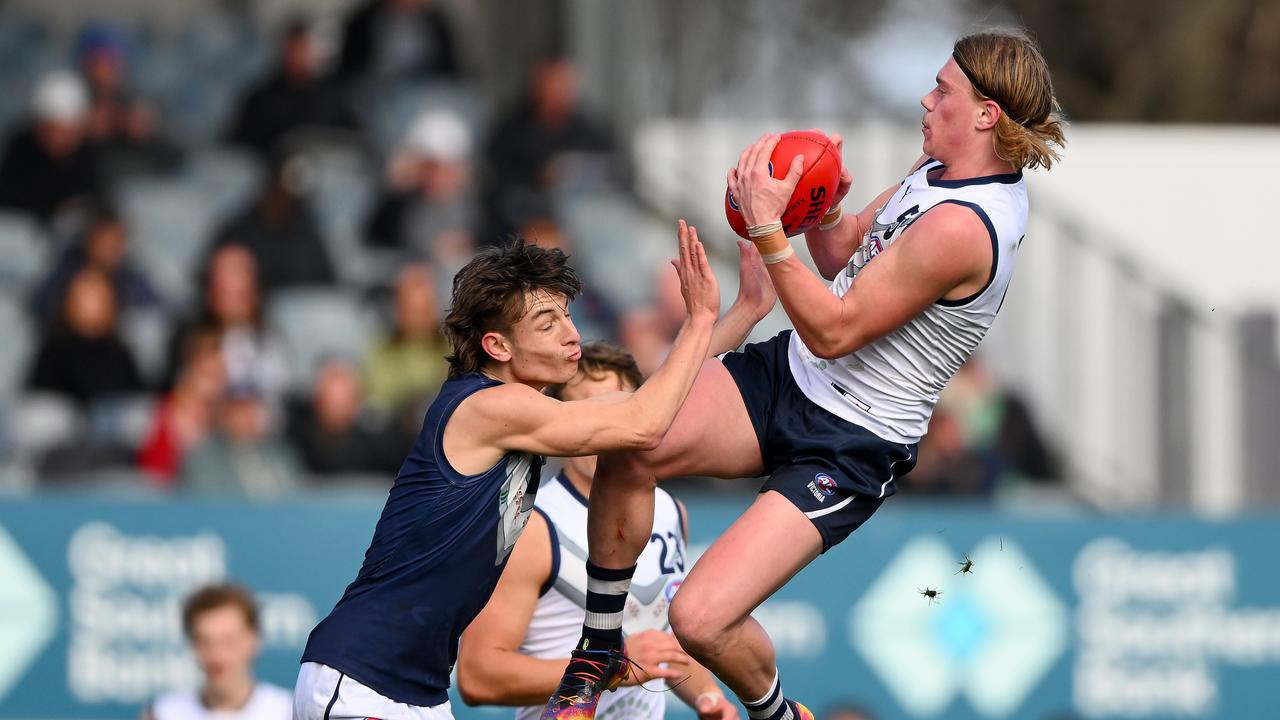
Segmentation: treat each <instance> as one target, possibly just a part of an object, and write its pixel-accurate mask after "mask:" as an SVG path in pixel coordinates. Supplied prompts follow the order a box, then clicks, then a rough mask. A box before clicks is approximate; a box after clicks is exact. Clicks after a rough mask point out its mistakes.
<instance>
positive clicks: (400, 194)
mask: <svg viewBox="0 0 1280 720" xmlns="http://www.w3.org/2000/svg"><path fill="white" fill-rule="evenodd" d="M471 175H472V164H471V131H470V130H469V129H468V128H467V126H466V124H465V123H464V122H463V121H462V119H461V118H459V117H458V116H457V115H454V114H453V113H449V112H443V111H435V110H432V111H427V112H425V113H423V114H422V115H420V116H419V117H418V118H417V119H416V120H415V121H414V123H413V125H412V126H411V127H410V128H409V131H408V132H407V133H406V134H405V137H404V140H403V141H402V142H401V145H400V148H399V149H398V150H397V151H396V152H395V153H394V154H393V155H392V157H391V159H390V161H389V162H388V163H387V178H386V184H387V185H386V189H385V190H384V191H383V196H382V198H381V199H380V200H379V201H378V204H377V206H376V207H375V208H374V211H373V213H372V214H371V215H370V217H369V220H368V222H367V224H366V228H365V235H366V237H367V238H368V239H369V241H370V243H371V244H372V245H374V246H377V247H385V248H394V249H399V250H404V251H406V252H408V253H410V254H412V255H415V256H418V257H425V258H430V259H431V260H433V261H435V262H436V263H438V264H441V265H443V266H445V267H454V266H457V267H461V266H462V265H463V264H465V263H466V261H467V260H469V259H470V257H471V254H472V251H473V247H474V240H473V238H472V236H471V232H472V228H473V227H474V225H475V199H474V197H473V196H472V194H471Z"/></svg>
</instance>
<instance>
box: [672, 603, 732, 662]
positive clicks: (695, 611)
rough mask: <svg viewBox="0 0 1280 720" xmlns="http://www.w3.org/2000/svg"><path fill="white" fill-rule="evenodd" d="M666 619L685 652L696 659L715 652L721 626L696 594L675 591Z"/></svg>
mask: <svg viewBox="0 0 1280 720" xmlns="http://www.w3.org/2000/svg"><path fill="white" fill-rule="evenodd" d="M667 619H668V621H669V622H670V623H671V631H672V632H673V633H675V636H676V639H677V640H679V641H680V645H681V647H683V648H684V649H685V652H687V653H689V654H690V655H692V656H693V657H694V658H695V659H698V660H701V659H703V658H706V657H709V656H711V655H715V654H716V650H717V649H718V643H719V642H720V640H721V638H722V637H723V636H724V632H723V628H721V627H720V624H721V623H719V622H718V619H717V618H714V617H712V615H711V613H710V612H708V610H707V607H706V605H705V604H703V603H699V602H698V598H697V596H696V595H693V594H689V593H679V592H678V593H676V596H675V598H673V599H672V601H671V607H670V608H669V609H668V610H667Z"/></svg>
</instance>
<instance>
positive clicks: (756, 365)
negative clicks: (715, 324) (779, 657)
mask: <svg viewBox="0 0 1280 720" xmlns="http://www.w3.org/2000/svg"><path fill="white" fill-rule="evenodd" d="M790 341H791V331H790V330H787V331H784V332H782V333H780V334H778V335H777V336H776V337H774V338H772V339H770V340H766V341H764V342H760V343H753V344H751V345H747V346H746V347H745V348H743V349H742V351H740V352H731V353H726V354H725V355H724V356H723V358H722V362H723V363H724V366H725V369H727V370H728V371H729V374H730V375H732V376H733V380H734V382H735V383H737V385H738V392H740V393H742V400H743V402H745V403H746V406H747V413H748V414H749V415H750V416H751V424H752V425H753V426H754V427H755V431H756V438H757V439H758V440H759V441H760V454H761V456H762V457H763V459H764V468H765V473H766V474H767V475H768V476H769V479H768V480H766V481H765V483H764V485H763V486H762V487H761V488H760V492H765V491H768V490H775V491H777V492H779V493H781V494H782V495H783V496H784V497H786V498H787V499H788V500H790V501H791V502H792V503H794V504H795V506H796V507H798V508H800V511H801V512H803V513H804V514H805V516H806V517H808V518H809V520H810V521H812V522H813V524H814V526H815V527H817V528H818V532H819V533H821V534H822V551H823V552H826V551H827V550H830V549H831V548H832V547H834V546H835V545H837V544H839V543H840V541H841V540H844V539H845V538H846V537H848V536H849V533H851V532H853V531H854V530H857V529H858V527H859V526H860V525H862V523H864V522H866V521H867V518H870V517H871V515H872V514H873V513H874V512H875V511H876V510H877V509H878V508H879V507H880V504H881V503H883V502H884V499H885V498H886V497H888V496H889V495H892V494H893V493H894V491H895V489H896V487H895V485H896V483H895V482H894V480H895V479H896V478H900V477H902V476H903V475H906V474H907V473H908V472H911V469H912V468H914V467H915V465H916V458H917V457H918V455H917V445H915V444H912V445H903V444H901V443H894V442H889V441H888V440H885V439H883V438H881V437H879V436H877V435H875V434H874V433H872V432H871V431H870V430H867V429H866V428H864V427H861V426H859V425H855V424H853V423H851V422H849V421H847V420H844V419H843V418H840V417H838V416H837V415H835V414H833V413H831V412H829V411H828V410H826V409H824V408H822V407H820V406H818V405H817V404H815V403H813V402H812V401H811V400H809V398H807V397H805V395H804V392H803V391H801V390H800V386H799V385H796V381H795V378H793V377H792V376H791V368H790V365H789V364H788V361H787V346H788V344H789V343H790Z"/></svg>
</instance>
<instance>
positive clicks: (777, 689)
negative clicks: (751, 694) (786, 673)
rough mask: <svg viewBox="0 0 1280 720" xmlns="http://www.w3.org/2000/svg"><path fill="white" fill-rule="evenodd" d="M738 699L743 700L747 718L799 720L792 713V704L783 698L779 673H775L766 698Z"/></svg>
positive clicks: (758, 719)
mask: <svg viewBox="0 0 1280 720" xmlns="http://www.w3.org/2000/svg"><path fill="white" fill-rule="evenodd" d="M738 699H739V700H742V705H743V706H744V707H745V708H746V709H747V717H749V718H751V720H798V719H797V718H796V716H795V713H794V712H792V709H791V703H789V702H787V699H786V698H785V697H783V696H782V682H781V681H780V680H779V678H778V674H777V672H774V674H773V685H772V686H770V688H769V692H767V693H765V695H764V697H762V698H760V699H758V700H746V699H743V698H738Z"/></svg>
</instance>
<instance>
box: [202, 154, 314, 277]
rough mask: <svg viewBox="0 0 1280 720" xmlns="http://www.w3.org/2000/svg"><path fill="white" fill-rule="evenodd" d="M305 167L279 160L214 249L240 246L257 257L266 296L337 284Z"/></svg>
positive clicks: (219, 236)
mask: <svg viewBox="0 0 1280 720" xmlns="http://www.w3.org/2000/svg"><path fill="white" fill-rule="evenodd" d="M306 174H307V173H306V162H305V161H304V160H303V159H302V158H300V157H293V158H288V157H280V158H279V160H278V162H276V163H274V165H273V167H272V170H271V175H270V177H269V178H268V179H267V182H266V184H265V185H263V188H262V191H261V192H260V193H259V194H258V196H257V197H255V198H253V199H252V200H250V201H249V205H248V206H247V207H246V208H244V209H243V210H242V211H241V212H240V213H239V214H238V215H237V216H236V217H235V218H234V219H232V220H231V222H229V223H228V224H227V225H226V226H225V227H223V228H222V229H221V230H219V231H218V233H217V235H216V237H215V239H214V248H220V247H223V246H226V245H238V246H241V247H244V248H246V249H247V250H248V251H249V252H250V253H252V254H253V257H254V259H255V260H257V263H258V280H259V282H260V283H261V286H262V289H263V291H264V292H266V293H268V294H269V293H271V292H273V291H275V290H279V289H281V288H285V287H291V286H296V285H328V284H331V283H333V282H334V272H333V266H332V264H331V263H330V261H329V253H328V251H327V250H326V248H325V244H324V239H323V238H322V237H321V235H320V226H319V224H318V223H317V222H316V219H315V216H314V215H313V214H312V212H311V208H310V207H309V206H308V205H307V203H306V199H305V197H304V196H305V192H306V185H307V177H306Z"/></svg>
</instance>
